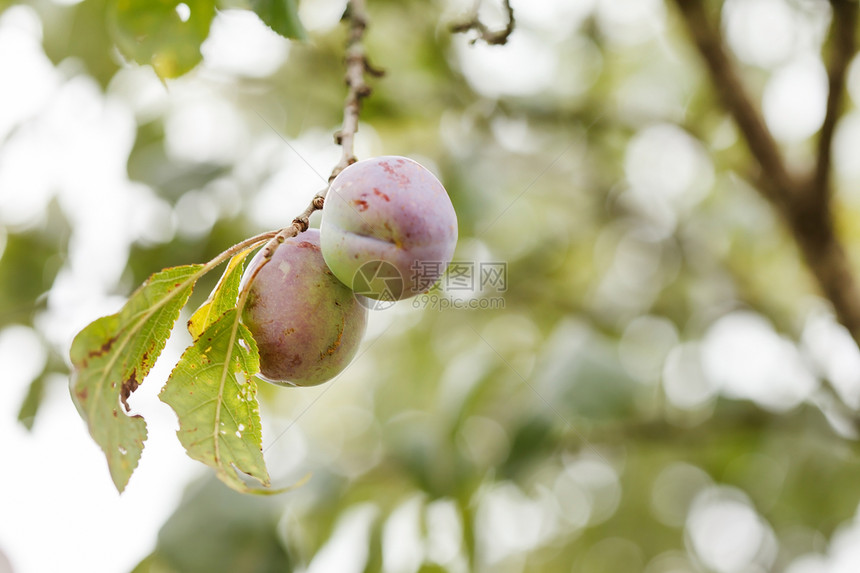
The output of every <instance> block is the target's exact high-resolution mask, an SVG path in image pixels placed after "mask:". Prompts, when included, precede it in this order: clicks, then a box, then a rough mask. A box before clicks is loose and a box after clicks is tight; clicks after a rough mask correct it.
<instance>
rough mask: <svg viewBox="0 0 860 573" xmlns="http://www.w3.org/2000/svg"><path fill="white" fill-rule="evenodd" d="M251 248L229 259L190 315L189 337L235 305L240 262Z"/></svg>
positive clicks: (199, 333)
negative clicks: (214, 282) (200, 302)
mask: <svg viewBox="0 0 860 573" xmlns="http://www.w3.org/2000/svg"><path fill="white" fill-rule="evenodd" d="M252 250H254V249H253V248H250V249H246V250H244V251H242V252H241V253H239V254H238V255H236V256H234V257H233V258H232V259H230V262H229V263H228V264H227V268H226V269H224V274H223V275H221V278H220V279H219V280H218V284H217V285H215V288H214V289H212V293H211V294H210V295H209V298H208V299H206V302H204V303H203V304H202V305H200V308H198V309H197V310H196V311H195V312H194V314H193V315H191V318H190V319H189V320H188V332H189V333H190V334H191V338H194V339H197V338H198V337H199V336H200V335H201V334H203V331H204V330H206V329H207V328H209V326H210V325H211V324H212V323H213V322H215V321H216V320H218V319H219V318H221V317H222V316H224V315H225V314H227V312H228V311H229V310H230V309H232V308H234V307H235V306H236V299H237V298H238V296H239V284H240V282H241V281H242V263H244V262H245V259H246V258H247V257H248V254H249V253H250V252H251V251H252Z"/></svg>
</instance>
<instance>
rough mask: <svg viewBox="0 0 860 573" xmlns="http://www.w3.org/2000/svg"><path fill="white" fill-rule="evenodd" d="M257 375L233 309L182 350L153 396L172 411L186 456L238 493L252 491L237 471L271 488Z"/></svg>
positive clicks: (254, 354)
mask: <svg viewBox="0 0 860 573" xmlns="http://www.w3.org/2000/svg"><path fill="white" fill-rule="evenodd" d="M259 371H260V355H259V352H258V350H257V344H256V342H254V338H253V336H251V333H250V332H249V331H248V329H247V328H246V327H245V325H244V324H242V323H241V322H240V321H239V312H238V311H237V310H236V309H235V308H233V309H230V310H229V311H227V313H225V314H224V315H223V316H221V318H219V319H218V320H216V321H215V322H214V323H212V324H210V325H209V326H208V327H207V328H206V330H205V331H203V333H202V334H201V335H200V336H199V337H197V339H196V340H195V341H194V343H193V344H192V345H191V346H189V347H188V348H187V349H186V350H185V352H184V353H183V354H182V358H180V359H179V363H178V364H177V365H176V368H174V369H173V372H172V373H171V374H170V378H169V379H168V380H167V384H165V385H164V388H163V389H162V391H161V394H159V396H158V397H159V398H161V400H162V401H163V402H165V403H166V404H168V405H170V407H171V408H173V410H174V411H175V412H176V415H177V417H178V418H179V431H178V432H176V435H177V436H178V437H179V441H180V442H182V445H183V446H185V451H186V452H187V453H188V455H189V456H190V457H192V458H193V459H195V460H198V461H201V462H203V463H204V464H206V465H208V466H211V467H212V468H214V469H215V470H216V472H217V475H218V477H219V478H220V479H221V480H222V481H223V482H224V483H226V484H227V485H229V486H230V487H232V488H233V489H236V490H238V491H243V492H248V491H251V490H252V488H250V487H249V486H248V485H247V484H246V483H245V482H244V481H243V480H242V479H241V478H240V477H239V475H238V474H237V473H236V471H237V470H238V471H241V472H243V473H245V474H247V475H249V476H251V477H254V478H256V479H257V480H258V481H259V482H260V483H261V484H262V485H263V486H266V487H268V486H269V485H270V482H269V474H268V471H267V470H266V464H265V462H264V460H263V452H262V442H263V438H262V431H261V428H260V408H259V404H258V402H257V384H256V382H255V380H254V374H256V373H257V372H259ZM254 491H257V490H254ZM278 491H280V490H278ZM278 491H274V490H263V492H265V493H278Z"/></svg>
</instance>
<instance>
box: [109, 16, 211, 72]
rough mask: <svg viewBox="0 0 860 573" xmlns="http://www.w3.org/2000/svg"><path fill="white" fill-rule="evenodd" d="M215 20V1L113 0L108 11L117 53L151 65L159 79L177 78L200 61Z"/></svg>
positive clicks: (139, 62)
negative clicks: (201, 52)
mask: <svg viewBox="0 0 860 573" xmlns="http://www.w3.org/2000/svg"><path fill="white" fill-rule="evenodd" d="M180 5H183V6H182V7H180ZM177 7H180V8H179V9H178V10H177ZM186 8H187V10H188V11H186ZM189 12H190V13H189ZM214 17H215V3H214V0H181V1H180V0H112V5H111V7H110V10H109V12H108V18H109V24H110V28H111V32H112V33H113V37H114V41H115V42H116V43H117V46H119V49H120V51H122V53H123V54H124V55H125V56H126V57H128V58H130V59H132V60H134V61H135V62H137V63H138V64H142V65H145V64H150V65H152V67H153V68H154V69H155V73H156V74H158V76H159V77H160V78H162V79H165V78H176V77H179V76H181V75H182V74H184V73H186V72H188V71H190V70H191V69H192V68H193V67H194V66H196V65H197V63H198V62H200V60H201V58H202V55H201V54H200V44H202V43H203V41H204V40H205V39H206V38H207V36H209V26H210V24H211V23H212V18H214ZM183 20H184V21H183Z"/></svg>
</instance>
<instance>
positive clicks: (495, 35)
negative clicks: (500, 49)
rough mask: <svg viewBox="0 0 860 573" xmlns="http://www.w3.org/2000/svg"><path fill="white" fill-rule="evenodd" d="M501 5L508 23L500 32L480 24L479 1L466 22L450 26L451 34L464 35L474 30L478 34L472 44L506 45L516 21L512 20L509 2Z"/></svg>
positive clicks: (478, 0)
mask: <svg viewBox="0 0 860 573" xmlns="http://www.w3.org/2000/svg"><path fill="white" fill-rule="evenodd" d="M502 5H503V6H504V8H505V13H506V14H507V18H508V23H507V24H505V27H504V28H502V29H501V30H490V29H489V28H488V27H487V25H486V24H484V23H483V22H481V19H480V18H479V17H478V10H479V8H480V7H481V0H476V2H475V8H474V10H472V15H471V17H470V18H469V19H468V20H465V21H463V22H459V23H457V24H452V25H451V32H453V33H455V34H459V33H465V32H468V31H470V30H475V31H476V32H477V33H478V36H477V37H476V38H473V39H472V43H473V44H474V43H475V42H477V41H478V40H482V41H483V42H484V43H486V44H489V45H491V46H500V45H503V44H507V43H508V38H509V37H510V35H511V34H512V33H513V31H514V27H515V26H516V19H515V18H514V9H513V8H512V7H511V0H503V1H502Z"/></svg>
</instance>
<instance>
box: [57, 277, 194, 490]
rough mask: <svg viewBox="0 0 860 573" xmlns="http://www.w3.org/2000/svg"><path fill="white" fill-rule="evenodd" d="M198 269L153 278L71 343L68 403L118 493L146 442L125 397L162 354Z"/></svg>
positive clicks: (140, 422)
mask: <svg viewBox="0 0 860 573" xmlns="http://www.w3.org/2000/svg"><path fill="white" fill-rule="evenodd" d="M202 268H203V265H186V266H181V267H173V268H169V269H164V270H162V271H160V272H157V273H155V274H153V275H152V276H151V277H149V279H148V280H147V281H146V282H145V283H144V284H143V285H142V286H141V287H140V288H139V289H137V290H136V291H135V292H134V293H133V294H132V295H131V297H130V298H129V299H128V302H126V303H125V306H123V307H122V309H121V310H120V311H119V312H118V313H116V314H112V315H110V316H104V317H102V318H99V319H97V320H95V321H94V322H92V323H90V325H89V326H87V327H86V328H84V329H83V330H81V332H79V333H78V335H77V336H76V337H75V339H74V341H73V342H72V348H71V351H70V356H71V360H72V365H73V366H74V372H73V375H72V382H71V393H72V399H73V400H74V402H75V406H76V407H77V408H78V412H79V413H80V414H81V417H82V418H84V420H86V422H87V426H88V427H89V430H90V434H91V435H92V437H93V439H94V440H95V441H96V443H97V444H98V445H99V446H101V448H102V450H104V453H105V455H106V456H107V461H108V467H109V468H110V474H111V477H112V478H113V482H114V484H115V485H116V487H117V489H118V490H119V491H120V492H122V491H123V489H125V486H126V484H127V483H128V480H129V478H130V477H131V474H132V472H134V469H135V468H136V467H137V463H138V461H139V460H140V454H141V452H142V451H143V442H144V440H146V423H145V422H144V420H143V418H142V417H141V416H139V415H134V416H128V415H127V414H126V412H127V411H128V410H129V406H128V402H127V400H128V397H129V396H130V395H131V393H132V392H134V391H135V390H136V389H137V387H138V385H139V384H140V383H141V382H142V381H143V379H144V378H145V377H146V375H147V374H148V373H149V370H150V369H151V368H152V365H153V364H154V363H155V360H156V359H157V358H158V356H159V355H160V354H161V351H162V350H163V349H164V345H165V343H166V342H167V339H168V337H169V336H170V331H171V330H172V329H173V325H174V323H175V322H176V319H177V318H178V317H179V311H180V310H181V309H182V307H183V306H184V305H185V302H186V301H187V300H188V297H189V296H190V295H191V290H192V288H193V287H194V283H195V282H196V280H197V279H198V278H199V276H200V275H201V274H202V273H201V272H200V270H201V269H202ZM123 406H125V411H123Z"/></svg>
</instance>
